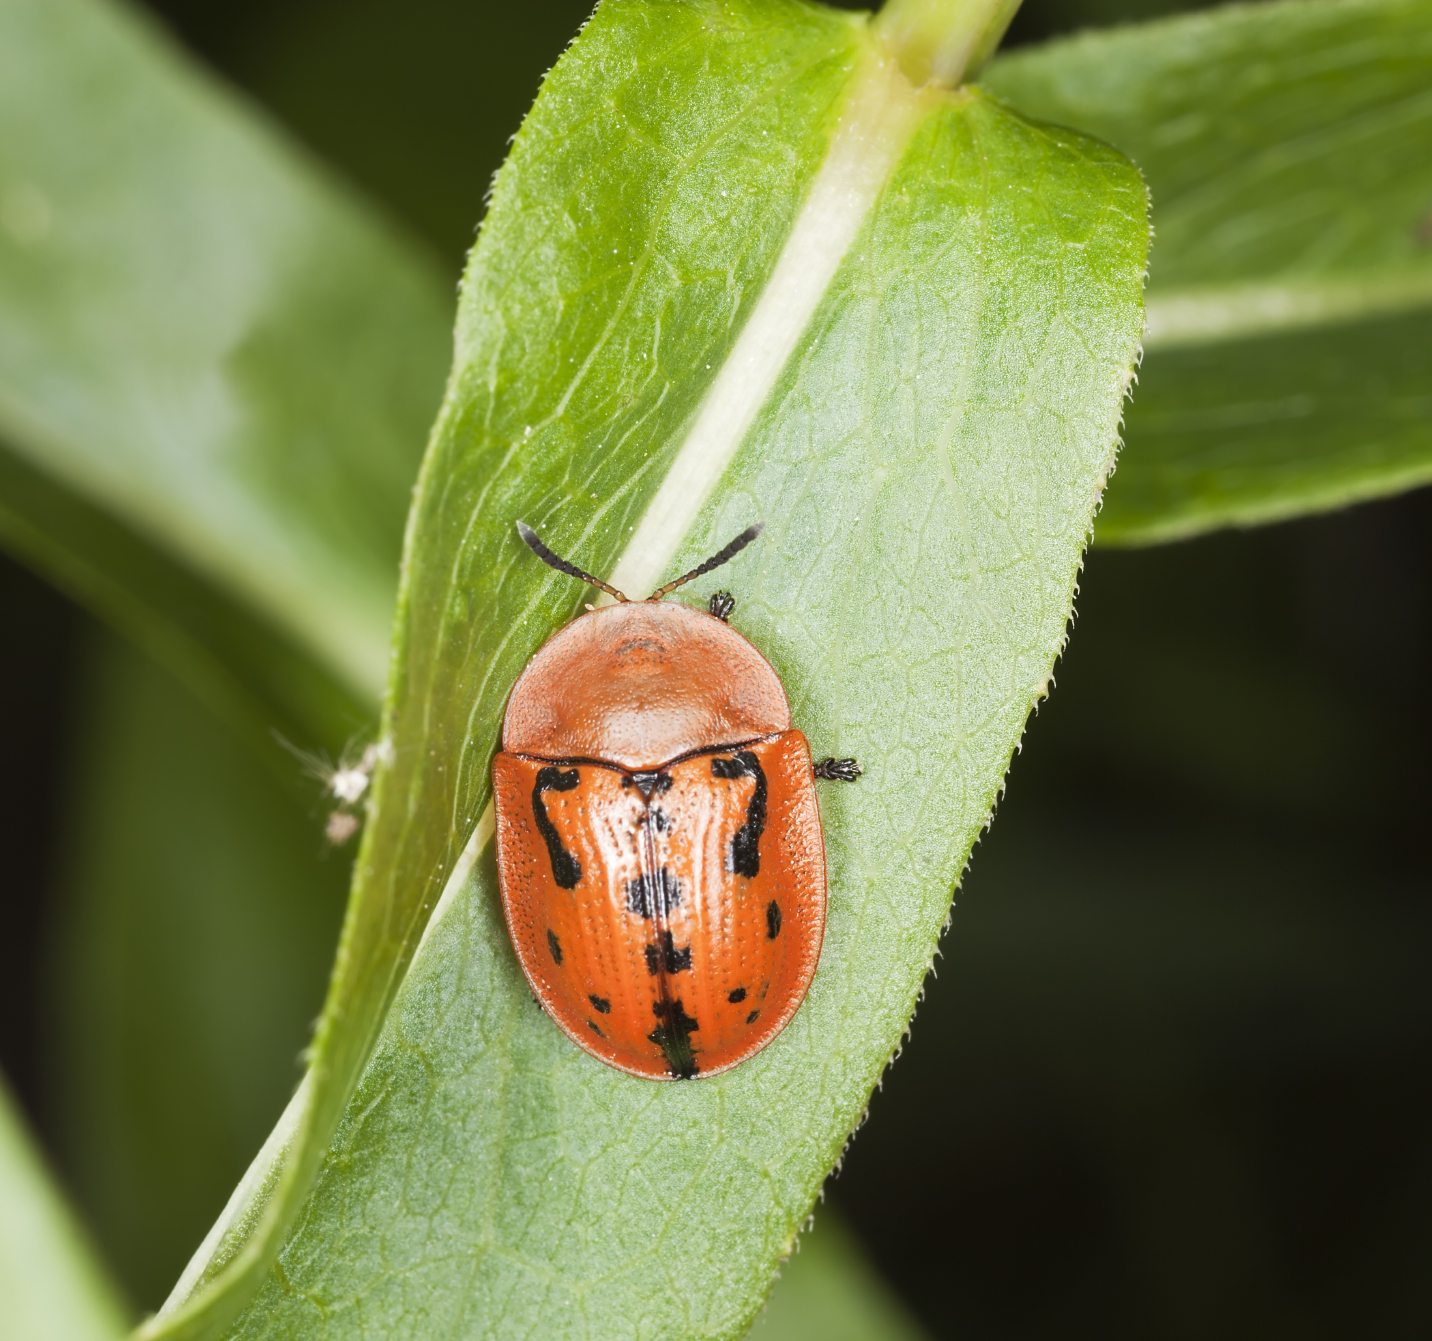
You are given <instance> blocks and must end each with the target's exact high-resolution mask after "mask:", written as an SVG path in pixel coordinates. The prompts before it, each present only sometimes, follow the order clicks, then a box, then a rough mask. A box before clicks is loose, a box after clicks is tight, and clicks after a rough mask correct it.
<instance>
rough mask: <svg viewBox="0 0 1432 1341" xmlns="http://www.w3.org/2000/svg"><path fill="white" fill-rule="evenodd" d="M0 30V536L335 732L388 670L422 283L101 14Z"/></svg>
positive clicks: (242, 117)
mask: <svg viewBox="0 0 1432 1341" xmlns="http://www.w3.org/2000/svg"><path fill="white" fill-rule="evenodd" d="M3 23H4V33H5V38H4V41H3V42H0V127H6V128H8V129H7V130H6V132H5V133H4V134H3V135H0V536H4V538H5V539H6V541H7V543H8V544H9V545H10V546H12V547H13V548H14V549H16V550H17V551H18V552H20V553H21V554H23V555H24V556H25V557H26V558H27V559H28V560H29V561H30V562H33V563H35V564H37V565H38V566H39V567H40V568H41V569H42V570H44V571H47V572H49V573H51V574H52V575H53V577H54V578H55V580H56V581H57V582H58V583H59V584H60V585H61V586H62V587H64V588H65V589H67V590H69V591H70V592H71V593H72V594H74V595H76V596H77V597H79V598H80V599H83V600H85V601H86V602H88V603H90V604H91V605H92V606H93V607H94V608H95V609H97V610H98V611H99V613H101V614H103V615H104V616H106V617H107V618H110V619H112V620H114V621H116V622H117V623H119V624H121V625H123V626H124V627H125V628H126V630H127V631H128V632H129V633H131V634H132V635H133V636H135V637H137V638H138V639H139V640H140V641H141V642H143V643H144V644H146V645H147V646H148V647H149V648H150V649H151V650H152V651H153V652H154V653H155V654H157V655H159V656H162V657H166V658H168V659H171V660H173V661H174V662H175V663H176V664H178V665H180V666H181V667H182V668H183V669H185V670H186V671H188V672H190V673H191V674H194V675H195V676H196V677H197V678H198V681H199V682H200V683H201V684H202V685H203V686H204V687H205V688H206V689H208V690H210V691H211V692H216V693H218V692H225V693H227V694H229V695H230V696H232V697H234V698H235V699H242V700H245V701H247V700H250V699H252V697H253V696H254V695H258V696H259V697H260V699H261V701H262V705H263V706H262V707H259V708H257V711H259V712H261V713H262V714H263V716H264V717H265V718H273V717H274V716H275V715H277V717H278V719H279V720H280V721H282V722H283V723H284V724H285V725H287V726H290V727H293V726H296V725H297V724H298V723H302V725H303V728H304V729H305V730H307V731H312V730H313V729H314V727H315V726H318V727H321V728H322V729H323V731H324V733H325V734H326V735H327V736H328V737H329V742H330V743H331V740H332V738H333V737H334V736H341V735H342V734H344V733H346V732H348V731H352V730H354V729H355V727H357V726H358V725H360V724H361V723H362V721H363V715H364V714H365V713H366V712H367V711H371V709H370V708H369V704H371V702H372V701H373V700H374V699H375V698H376V696H377V691H378V687H379V686H380V684H381V682H382V675H383V670H384V667H385V666H386V664H387V634H388V626H389V621H390V618H391V609H392V593H393V590H394V585H395V584H394V571H395V569H396V564H397V555H398V540H399V536H400V534H401V530H402V519H403V514H404V511H405V507H404V504H405V500H406V498H407V496H408V491H409V489H410V487H411V485H412V480H413V476H414V474H415V472H416V469H417V462H418V458H419V453H420V450H421V446H422V442H423V439H424V437H425V434H426V429H427V424H428V422H429V421H430V419H431V415H432V407H433V405H434V404H435V403H436V401H437V399H438V396H439V393H440V389H441V386H442V369H443V366H444V364H445V363H446V361H447V357H446V350H447V347H448V338H447V331H448V329H449V326H450V316H449V305H448V304H449V300H448V298H447V296H446V293H445V292H444V288H445V286H444V285H443V283H442V280H441V278H440V274H439V272H438V271H437V270H436V268H435V267H434V265H433V263H432V261H431V260H430V259H429V258H428V257H427V256H426V255H425V254H424V253H423V252H422V250H421V249H420V248H417V247H414V246H412V245H411V244H409V243H407V242H406V241H404V240H403V239H402V238H400V237H399V236H398V235H397V234H396V233H395V232H394V230H392V229H391V228H388V227H385V226H384V225H383V224H382V223H381V222H379V221H375V219H374V218H372V217H371V216H370V214H369V213H368V212H366V211H365V210H364V209H363V208H362V207H360V206H359V205H357V204H356V203H355V202H354V201H353V199H352V198H351V196H349V195H348V194H347V193H345V192H343V191H341V190H340V189H339V188H337V187H336V186H334V185H332V184H331V183H329V182H328V181H327V180H326V179H325V177H324V176H323V174H322V172H321V171H320V169H319V168H318V167H317V165H316V164H315V163H314V162H312V161H307V160H305V159H304V158H303V156H301V155H299V154H296V153H294V152H293V151H292V150H290V149H288V148H286V147H285V146H284V145H283V144H282V143H281V142H280V141H279V140H278V139H277V137H275V136H273V135H272V134H270V133H269V132H268V130H267V128H266V127H264V126H263V125H262V123H261V122H259V121H258V120H257V118H256V117H255V116H254V114H253V112H252V110H251V109H250V108H247V107H244V106H242V105H241V104H240V103H239V102H238V101H237V100H236V99H234V98H232V97H230V96H228V95H226V94H224V93H222V92H219V91H218V90H216V89H215V88H214V87H213V86H212V84H211V83H210V81H208V80H206V79H205V78H203V77H202V76H201V75H200V74H198V73H197V72H196V71H193V70H191V69H190V68H189V67H188V66H187V65H186V63H185V62H184V60H183V59H182V57H180V55H179V53H177V52H175V51H174V50H173V49H172V48H171V47H170V46H169V44H168V43H167V42H166V41H165V40H164V39H163V38H162V37H161V36H160V35H159V34H157V33H156V32H154V31H153V30H151V28H150V27H149V26H148V25H147V24H143V23H141V22H138V21H137V20H136V19H135V18H134V17H132V16H131V15H129V14H127V13H126V12H125V11H123V10H121V9H120V8H118V7H116V6H113V5H110V4H104V3H95V2H94V0H67V3H65V4H50V3H48V0H11V2H10V3H9V4H7V5H6V7H5V11H4V15H3ZM160 206H162V207H160Z"/></svg>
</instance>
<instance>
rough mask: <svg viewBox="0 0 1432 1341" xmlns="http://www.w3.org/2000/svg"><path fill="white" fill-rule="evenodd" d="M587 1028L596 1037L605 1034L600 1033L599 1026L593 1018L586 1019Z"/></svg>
mask: <svg viewBox="0 0 1432 1341" xmlns="http://www.w3.org/2000/svg"><path fill="white" fill-rule="evenodd" d="M587 1028H588V1029H590V1030H591V1031H592V1032H593V1033H594V1034H595V1035H596V1036H597V1037H598V1038H605V1037H606V1035H605V1034H604V1033H602V1030H601V1026H600V1025H599V1024H598V1023H597V1022H596V1021H595V1020H588V1021H587Z"/></svg>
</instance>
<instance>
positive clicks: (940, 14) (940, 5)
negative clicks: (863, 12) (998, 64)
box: [875, 0, 1020, 88]
mask: <svg viewBox="0 0 1432 1341" xmlns="http://www.w3.org/2000/svg"><path fill="white" fill-rule="evenodd" d="M1019 6H1020V0H888V3H887V4H886V5H885V7H884V8H883V9H882V10H881V11H880V13H879V14H878V15H877V16H876V19H875V32H876V34H877V35H878V36H879V37H880V39H881V40H882V41H883V42H884V43H885V45H886V46H887V47H889V49H890V50H891V51H892V52H893V53H894V54H895V56H896V57H897V59H898V60H899V62H900V65H901V68H902V69H903V70H904V71H905V74H906V75H907V76H908V78H909V79H910V81H911V82H912V83H914V84H916V85H920V84H943V85H944V86H945V87H946V88H955V87H956V86H957V85H959V84H962V83H963V82H964V81H965V80H966V79H969V78H972V77H973V76H974V75H976V74H978V73H979V70H980V67H981V66H982V65H983V64H984V63H985V62H986V61H987V60H988V59H989V58H990V57H991V56H992V55H994V51H995V48H996V47H997V46H999V43H1000V39H1001V38H1002V37H1003V36H1004V33H1005V29H1006V28H1008V27H1009V24H1010V20H1011V19H1013V18H1014V15H1015V11H1016V10H1017V9H1018V8H1019Z"/></svg>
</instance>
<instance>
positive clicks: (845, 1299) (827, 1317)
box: [751, 1211, 925, 1341]
mask: <svg viewBox="0 0 1432 1341" xmlns="http://www.w3.org/2000/svg"><path fill="white" fill-rule="evenodd" d="M924 1335H925V1332H924V1329H923V1328H921V1327H920V1326H919V1325H918V1324H917V1323H916V1322H915V1321H914V1319H912V1318H911V1317H910V1315H909V1314H908V1313H907V1312H906V1310H905V1308H904V1307H903V1306H902V1305H901V1303H900V1302H899V1300H897V1299H896V1298H895V1297H894V1296H893V1295H892V1294H891V1293H890V1290H889V1287H888V1286H886V1284H885V1282H884V1281H882V1280H881V1279H880V1278H879V1276H877V1275H876V1274H875V1271H874V1270H873V1269H872V1268H871V1266H870V1264H869V1263H868V1262H867V1261H866V1260H865V1258H864V1257H863V1256H862V1254H861V1252H860V1248H859V1245H858V1244H856V1243H855V1241H854V1240H853V1239H852V1238H851V1236H850V1233H849V1232H848V1231H847V1230H846V1229H845V1228H844V1226H843V1225H842V1224H841V1222H840V1220H839V1219H838V1218H837V1217H835V1216H832V1215H831V1214H830V1212H828V1211H823V1212H822V1213H821V1215H820V1218H819V1221H818V1223H817V1224H816V1226H815V1228H814V1229H813V1230H812V1231H811V1232H810V1233H807V1234H804V1235H802V1236H801V1242H800V1251H799V1252H797V1253H796V1254H795V1255H794V1256H793V1257H792V1258H791V1260H790V1261H789V1262H787V1263H786V1265H785V1266H784V1267H782V1268H781V1276H780V1279H779V1280H778V1281H777V1282H776V1288H775V1289H774V1290H773V1291H772V1292H771V1298H770V1301H769V1302H768V1303H767V1304H766V1307H765V1311H764V1312H763V1313H762V1314H761V1316H760V1317H759V1318H758V1319H757V1320H756V1325H755V1326H754V1327H753V1328H752V1329H751V1338H752V1341H920V1338H921V1337H923V1336H924Z"/></svg>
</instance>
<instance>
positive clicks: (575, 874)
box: [532, 765, 582, 889]
mask: <svg viewBox="0 0 1432 1341" xmlns="http://www.w3.org/2000/svg"><path fill="white" fill-rule="evenodd" d="M580 781H581V775H580V774H579V773H578V771H577V770H576V769H575V768H569V769H566V770H563V769H560V768H555V767H553V766H551V765H549V766H548V767H546V768H544V769H541V770H540V771H539V772H538V774H537V782H536V785H535V786H534V787H533V788H532V816H533V818H534V819H535V820H536V821H537V832H538V833H540V834H541V835H542V841H543V842H545V843H546V844H547V856H548V858H549V859H550V861H551V863H552V879H553V880H555V881H556V882H557V884H558V886H559V887H560V888H562V889H573V888H575V886H576V884H577V881H579V880H580V879H581V878H582V868H581V866H580V865H579V864H578V863H577V859H576V858H575V857H574V856H573V855H572V854H571V853H570V852H568V851H567V849H566V848H565V847H563V846H562V835H561V834H559V833H558V832H557V828H556V825H554V824H553V823H552V820H551V817H550V816H549V815H548V814H547V805H546V802H544V801H543V800H542V793H543V792H570V791H573V790H575V789H576V786H577V784H578V783H579V782H580Z"/></svg>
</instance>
